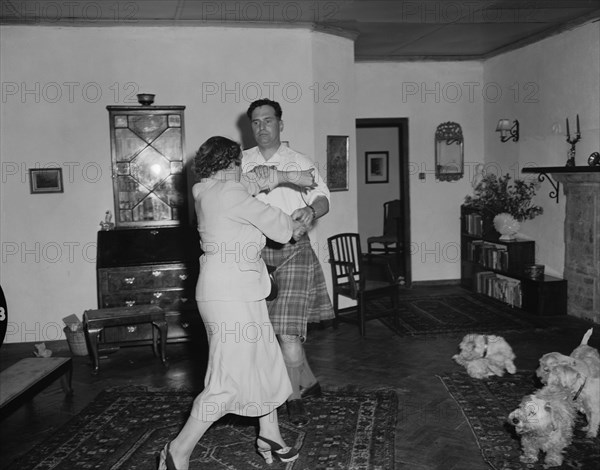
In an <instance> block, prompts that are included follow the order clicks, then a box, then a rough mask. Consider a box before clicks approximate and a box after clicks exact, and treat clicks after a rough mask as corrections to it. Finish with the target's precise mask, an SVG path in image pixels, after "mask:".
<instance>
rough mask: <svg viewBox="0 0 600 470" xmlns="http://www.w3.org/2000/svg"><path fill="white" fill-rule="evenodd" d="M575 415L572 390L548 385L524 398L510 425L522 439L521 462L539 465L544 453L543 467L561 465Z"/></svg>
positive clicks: (509, 420)
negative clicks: (541, 455)
mask: <svg viewBox="0 0 600 470" xmlns="http://www.w3.org/2000/svg"><path fill="white" fill-rule="evenodd" d="M576 413H577V411H576V409H575V406H574V403H573V400H572V397H571V394H570V391H569V389H568V388H566V387H561V386H560V385H547V386H545V387H544V388H542V389H540V390H538V391H536V392H535V393H534V394H533V395H528V396H526V397H525V398H523V400H522V401H521V404H520V405H519V408H517V409H516V410H514V411H512V412H511V413H510V414H509V415H508V422H509V423H510V424H511V425H513V426H514V427H515V431H516V432H517V434H519V435H520V436H521V447H522V454H521V456H520V460H521V462H524V463H533V462H537V460H538V454H539V451H543V452H545V453H546V456H545V458H544V468H549V467H558V466H560V465H562V462H563V451H564V449H565V448H566V447H567V446H568V445H569V444H571V439H572V437H573V425H574V423H575V415H576Z"/></svg>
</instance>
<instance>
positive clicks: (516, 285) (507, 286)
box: [476, 271, 522, 307]
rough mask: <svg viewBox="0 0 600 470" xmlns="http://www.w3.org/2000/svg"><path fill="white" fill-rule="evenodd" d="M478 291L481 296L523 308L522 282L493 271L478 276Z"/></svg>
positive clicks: (483, 272)
mask: <svg viewBox="0 0 600 470" xmlns="http://www.w3.org/2000/svg"><path fill="white" fill-rule="evenodd" d="M476 289H477V292H479V293H481V294H485V295H488V296H490V297H493V298H494V299H498V300H501V301H502V302H505V303H507V304H509V305H511V306H513V307H521V299H522V293H521V281H519V280H517V279H513V278H510V277H507V276H503V275H501V274H497V273H494V272H491V271H481V272H479V273H477V274H476Z"/></svg>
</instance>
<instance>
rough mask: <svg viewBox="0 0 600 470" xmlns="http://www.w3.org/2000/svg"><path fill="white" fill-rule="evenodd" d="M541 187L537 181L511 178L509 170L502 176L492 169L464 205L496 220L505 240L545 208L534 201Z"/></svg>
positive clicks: (502, 238)
mask: <svg viewBox="0 0 600 470" xmlns="http://www.w3.org/2000/svg"><path fill="white" fill-rule="evenodd" d="M537 187H538V183H537V182H536V181H529V182H527V181H524V180H520V179H515V180H513V181H512V182H511V177H510V175H509V174H506V175H505V176H499V177H498V176H496V175H495V174H492V173H489V174H486V175H485V176H483V177H482V178H481V181H480V182H479V183H478V184H477V185H476V186H475V188H474V193H473V195H472V196H467V197H466V198H465V202H464V207H465V208H467V209H471V210H474V211H477V212H479V213H480V214H481V216H482V217H483V218H484V219H488V220H493V224H494V228H495V229H496V230H497V231H498V232H499V233H500V239H501V240H512V239H513V238H515V235H516V233H517V232H518V231H519V229H520V228H521V222H523V221H524V220H531V219H533V218H535V217H537V216H538V215H541V214H542V213H543V212H544V209H543V208H542V207H540V206H537V205H534V204H533V202H532V201H533V197H534V196H535V191H536V189H537Z"/></svg>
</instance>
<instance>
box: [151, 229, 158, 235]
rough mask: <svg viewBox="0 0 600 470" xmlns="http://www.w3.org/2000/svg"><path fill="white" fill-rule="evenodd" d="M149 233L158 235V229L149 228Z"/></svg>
mask: <svg viewBox="0 0 600 470" xmlns="http://www.w3.org/2000/svg"><path fill="white" fill-rule="evenodd" d="M150 235H158V230H150Z"/></svg>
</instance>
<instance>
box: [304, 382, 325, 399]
mask: <svg viewBox="0 0 600 470" xmlns="http://www.w3.org/2000/svg"><path fill="white" fill-rule="evenodd" d="M300 395H301V396H302V398H308V397H313V398H319V397H320V396H321V395H323V391H322V390H321V384H319V382H315V383H314V384H312V385H311V386H310V387H306V388H302V389H300Z"/></svg>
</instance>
